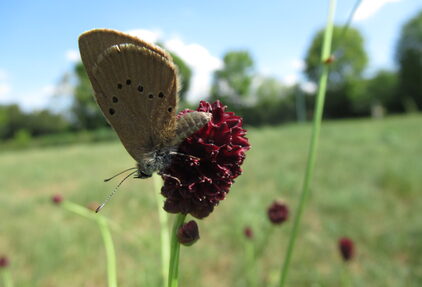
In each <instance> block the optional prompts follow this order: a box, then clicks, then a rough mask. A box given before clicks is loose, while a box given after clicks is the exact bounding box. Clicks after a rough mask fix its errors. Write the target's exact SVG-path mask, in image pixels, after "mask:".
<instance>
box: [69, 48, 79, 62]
mask: <svg viewBox="0 0 422 287" xmlns="http://www.w3.org/2000/svg"><path fill="white" fill-rule="evenodd" d="M65 57H66V60H68V61H69V62H72V63H74V62H79V61H80V60H81V55H80V54H79V51H78V50H67V51H66V54H65Z"/></svg>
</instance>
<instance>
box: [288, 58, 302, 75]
mask: <svg viewBox="0 0 422 287" xmlns="http://www.w3.org/2000/svg"><path fill="white" fill-rule="evenodd" d="M290 65H291V66H292V68H293V69H295V71H298V72H301V71H302V70H303V69H304V68H305V62H304V61H303V60H302V59H294V60H292V61H291V62H290Z"/></svg>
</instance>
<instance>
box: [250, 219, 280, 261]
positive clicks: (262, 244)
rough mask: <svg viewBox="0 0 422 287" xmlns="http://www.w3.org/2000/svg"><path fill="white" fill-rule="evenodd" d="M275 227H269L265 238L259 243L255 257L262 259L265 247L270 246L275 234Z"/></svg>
mask: <svg viewBox="0 0 422 287" xmlns="http://www.w3.org/2000/svg"><path fill="white" fill-rule="evenodd" d="M274 229H275V226H274V225H272V224H271V226H269V227H267V228H266V230H265V233H264V238H262V240H261V242H260V243H259V245H258V247H257V248H256V252H255V257H256V258H260V257H261V256H262V253H263V252H264V249H265V247H267V246H268V241H269V239H270V237H271V235H272V234H273V232H274Z"/></svg>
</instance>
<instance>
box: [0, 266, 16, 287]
mask: <svg viewBox="0 0 422 287" xmlns="http://www.w3.org/2000/svg"><path fill="white" fill-rule="evenodd" d="M4 268H6V267H4ZM0 273H1V277H2V278H3V280H2V281H3V286H4V287H13V281H12V276H11V275H10V272H9V270H7V269H5V270H1V271H0Z"/></svg>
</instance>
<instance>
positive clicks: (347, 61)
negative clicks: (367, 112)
mask: <svg viewBox="0 0 422 287" xmlns="http://www.w3.org/2000/svg"><path fill="white" fill-rule="evenodd" d="M323 34H324V30H321V31H319V32H317V33H316V35H315V36H314V38H313V40H312V43H311V45H310V47H309V49H308V52H307V54H306V57H305V63H306V68H305V74H306V76H307V78H308V79H309V80H310V81H312V82H318V79H319V76H320V74H321V68H322V63H321V49H322V42H323V36H324V35H323ZM332 46H333V49H332V50H333V51H334V57H335V60H334V62H333V63H332V64H331V65H330V74H329V84H328V89H327V95H326V104H325V113H326V115H327V116H328V117H346V116H352V115H355V114H356V113H359V112H358V111H357V110H355V109H354V107H355V106H356V105H355V104H354V103H353V102H354V101H355V100H360V99H359V98H358V95H361V96H363V95H362V94H360V93H356V91H351V90H350V87H351V86H352V84H354V83H357V82H358V81H359V80H361V79H362V72H363V70H364V69H365V67H366V65H367V63H368V57H367V54H366V52H365V49H364V40H363V37H362V35H361V34H360V32H359V31H358V30H356V29H354V28H349V29H348V30H347V31H346V33H344V30H343V27H339V26H335V27H334V30H333V45H332Z"/></svg>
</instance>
